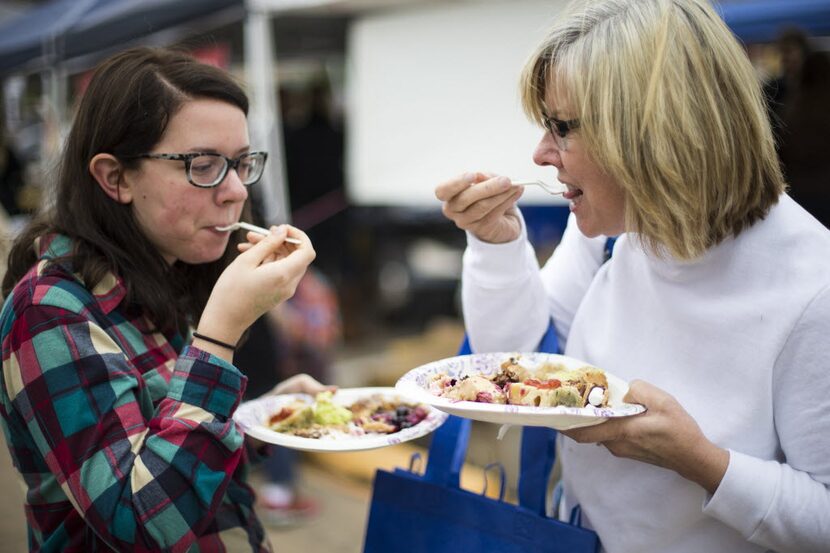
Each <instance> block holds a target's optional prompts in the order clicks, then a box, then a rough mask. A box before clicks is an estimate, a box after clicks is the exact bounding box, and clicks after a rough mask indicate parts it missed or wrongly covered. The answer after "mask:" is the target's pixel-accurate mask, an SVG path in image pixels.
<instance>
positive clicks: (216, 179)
mask: <svg viewBox="0 0 830 553" xmlns="http://www.w3.org/2000/svg"><path fill="white" fill-rule="evenodd" d="M122 157H125V158H146V159H169V160H173V161H184V171H185V173H186V174H187V181H188V182H189V183H190V184H192V185H193V186H198V187H199V188H214V187H216V186H219V183H221V182H222V181H223V180H225V176H227V174H228V171H229V170H230V169H233V170H235V171H236V174H237V175H239V180H240V181H242V184H243V185H245V186H251V185H252V184H254V183H256V182H257V181H258V180H259V179H260V178H261V177H262V172H263V171H264V170H265V160H266V159H268V153H267V152H249V153H247V154H242V155H241V156H239V157H238V158H236V159H233V158H229V157H225V156H223V155H222V154H215V153H201V152H199V153H192V154H136V155H132V156H122Z"/></svg>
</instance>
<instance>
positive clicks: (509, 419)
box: [395, 352, 645, 430]
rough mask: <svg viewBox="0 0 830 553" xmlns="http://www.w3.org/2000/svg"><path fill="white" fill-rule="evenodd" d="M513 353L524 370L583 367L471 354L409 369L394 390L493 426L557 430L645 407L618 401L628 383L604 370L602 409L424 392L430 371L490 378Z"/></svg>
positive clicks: (533, 356) (556, 359) (543, 358)
mask: <svg viewBox="0 0 830 553" xmlns="http://www.w3.org/2000/svg"><path fill="white" fill-rule="evenodd" d="M517 355H520V356H521V359H522V361H521V363H522V364H523V365H524V366H526V367H528V368H533V367H537V366H540V365H542V364H543V363H560V364H563V365H565V367H567V368H568V369H576V368H579V367H584V366H585V365H588V363H585V362H583V361H579V360H577V359H574V358H572V357H566V356H564V355H556V354H552V353H521V354H518V353H516V352H508V353H504V352H501V353H474V354H471V355H459V356H457V357H450V358H448V359H441V360H440V361H433V362H432V363H427V364H426V365H422V366H420V367H417V368H415V369H412V370H411V371H409V372H408V373H406V374H405V375H403V376H402V377H401V379H400V380H398V382H397V384H396V385H395V389H396V390H398V391H400V392H401V393H402V394H406V395H407V396H408V397H411V398H412V399H413V400H416V401H418V402H420V403H426V404H428V405H432V406H433V407H435V408H437V409H440V410H442V411H446V412H447V413H450V414H451V415H457V416H459V417H464V418H468V419H474V420H478V421H484V422H493V423H497V424H510V425H521V426H547V427H550V428H555V429H557V430H568V429H571V428H579V427H582V426H592V425H595V424H600V423H602V422H605V421H607V420H608V419H610V418H614V417H628V416H631V415H636V414H638V413H642V412H644V411H645V407H643V406H642V405H637V404H631V403H624V402H623V400H622V398H623V397H624V396H625V394H626V392H628V383H626V382H625V381H624V380H622V379H620V378H617V377H616V376H614V375H612V374H610V373H608V372H607V371H605V376H606V377H607V378H608V405H609V406H608V407H590V406H589V407H531V406H527V405H501V404H496V403H478V402H474V401H457V400H452V399H448V398H444V397H439V396H436V395H434V394H433V393H432V392H430V391H429V383H430V380H431V378H432V377H433V376H434V375H436V374H440V373H446V374H447V375H449V376H450V377H451V378H462V377H464V376H468V375H474V374H480V375H482V376H492V375H494V374H496V373H498V372H499V369H500V367H501V364H502V363H503V362H504V361H506V360H507V359H508V358H510V357H516V356H517Z"/></svg>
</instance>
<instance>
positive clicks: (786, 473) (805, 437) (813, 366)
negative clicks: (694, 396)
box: [704, 289, 830, 553]
mask: <svg viewBox="0 0 830 553" xmlns="http://www.w3.org/2000/svg"><path fill="white" fill-rule="evenodd" d="M828 335H830V290H829V289H825V290H823V291H822V292H821V293H820V294H818V296H817V297H816V298H815V299H814V300H813V301H812V302H811V303H810V305H809V306H808V307H807V309H806V310H805V312H804V313H803V315H802V316H801V318H800V320H799V321H798V323H797V324H796V326H795V328H794V329H793V331H792V332H791V334H790V336H789V338H788V339H787V342H786V344H785V345H784V347H783V349H782V351H781V354H780V355H779V356H778V359H777V361H776V364H775V368H774V371H773V383H772V384H773V402H774V405H773V409H774V415H775V421H776V429H777V432H778V438H779V441H780V446H781V459H780V460H772V461H771V460H763V459H759V458H756V457H753V456H752V455H750V454H748V453H746V452H736V451H730V459H729V467H728V469H727V471H726V475H725V476H724V478H723V481H722V482H721V484H720V486H719V487H718V489H717V490H716V492H715V494H714V495H713V496H712V497H711V498H709V499H708V500H707V502H706V503H705V505H704V513H706V514H708V515H710V516H713V517H715V518H717V519H719V520H721V521H723V522H724V523H726V524H728V525H730V526H732V527H733V528H735V529H736V530H738V531H739V532H741V534H742V535H743V536H744V537H745V538H746V539H747V540H749V541H751V542H753V543H756V544H758V545H760V546H762V547H765V548H768V549H772V550H775V551H778V552H779V553H826V552H827V551H828V544H830V417H829V416H828V415H827V414H828V412H830V378H828V369H830V342H828V340H827V336H828Z"/></svg>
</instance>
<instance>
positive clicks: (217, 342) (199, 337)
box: [193, 332, 236, 351]
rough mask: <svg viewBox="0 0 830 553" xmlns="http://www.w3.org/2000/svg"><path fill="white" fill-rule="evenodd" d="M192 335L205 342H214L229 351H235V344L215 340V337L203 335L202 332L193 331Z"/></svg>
mask: <svg viewBox="0 0 830 553" xmlns="http://www.w3.org/2000/svg"><path fill="white" fill-rule="evenodd" d="M193 337H194V338H198V339H200V340H204V341H205V342H210V343H211V344H216V345H217V346H222V347H223V348H227V349H229V350H231V351H236V346H232V345H230V344H229V343H227V342H223V341H221V340H217V339H216V338H211V337H210V336H205V335H204V334H199V333H198V332H194V333H193Z"/></svg>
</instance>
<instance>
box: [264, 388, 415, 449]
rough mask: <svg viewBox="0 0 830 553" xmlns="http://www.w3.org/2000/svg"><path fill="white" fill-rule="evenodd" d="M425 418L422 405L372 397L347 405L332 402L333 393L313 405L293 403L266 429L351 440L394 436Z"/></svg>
mask: <svg viewBox="0 0 830 553" xmlns="http://www.w3.org/2000/svg"><path fill="white" fill-rule="evenodd" d="M427 415H428V411H427V408H426V407H425V406H424V405H420V404H414V403H407V402H405V401H403V400H401V399H400V398H389V397H385V396H383V395H380V394H374V395H371V396H369V397H366V398H363V399H360V400H358V401H356V402H354V403H352V404H351V405H349V406H343V405H338V404H336V403H334V401H333V394H332V392H323V393H320V394H317V396H316V397H315V399H314V402H312V403H309V402H306V401H302V400H299V399H297V400H295V401H292V402H291V403H288V404H286V405H284V406H282V407H281V408H280V410H279V411H278V412H276V413H274V414H272V415H270V416H269V418H268V420H267V421H266V423H265V426H267V427H268V428H270V429H271V430H274V431H275V432H282V433H285V434H291V435H294V436H299V437H302V438H338V437H354V436H363V435H366V434H393V433H395V432H399V431H401V430H403V429H405V428H410V427H412V426H415V425H416V424H418V423H419V422H421V421H422V420H424V419H425V418H426V417H427Z"/></svg>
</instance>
